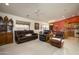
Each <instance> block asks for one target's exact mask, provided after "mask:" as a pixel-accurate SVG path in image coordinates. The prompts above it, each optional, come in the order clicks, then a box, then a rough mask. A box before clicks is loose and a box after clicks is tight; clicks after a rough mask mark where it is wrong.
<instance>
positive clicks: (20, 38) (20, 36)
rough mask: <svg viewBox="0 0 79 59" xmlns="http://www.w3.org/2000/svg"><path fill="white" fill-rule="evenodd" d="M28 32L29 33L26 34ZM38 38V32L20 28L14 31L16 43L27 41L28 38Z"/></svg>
mask: <svg viewBox="0 0 79 59" xmlns="http://www.w3.org/2000/svg"><path fill="white" fill-rule="evenodd" d="M28 34H30V35H29V36H28ZM37 38H38V34H37V33H34V31H33V30H20V31H15V41H16V43H17V44H19V43H23V42H27V41H30V40H35V39H37Z"/></svg>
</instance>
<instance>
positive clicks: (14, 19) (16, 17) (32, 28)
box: [0, 12, 48, 42]
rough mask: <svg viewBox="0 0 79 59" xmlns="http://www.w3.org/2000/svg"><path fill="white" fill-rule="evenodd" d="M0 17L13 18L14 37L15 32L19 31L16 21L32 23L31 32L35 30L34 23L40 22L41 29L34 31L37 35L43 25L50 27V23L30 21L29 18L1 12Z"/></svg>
mask: <svg viewBox="0 0 79 59" xmlns="http://www.w3.org/2000/svg"><path fill="white" fill-rule="evenodd" d="M0 16H2V17H5V16H8V18H9V19H10V18H12V20H13V21H14V27H13V36H14V31H15V30H16V29H17V28H16V26H15V25H16V20H19V21H26V22H30V29H31V30H34V23H35V22H38V23H39V24H40V28H39V30H34V32H35V33H39V31H40V30H42V29H41V25H48V23H45V22H40V21H35V20H30V19H27V18H23V17H19V16H15V15H11V14H8V13H4V12H0ZM13 39H14V38H13ZM14 42H15V41H14Z"/></svg>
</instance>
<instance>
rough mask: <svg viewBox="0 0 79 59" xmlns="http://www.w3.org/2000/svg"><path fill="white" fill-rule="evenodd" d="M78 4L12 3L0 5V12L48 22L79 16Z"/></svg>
mask: <svg viewBox="0 0 79 59" xmlns="http://www.w3.org/2000/svg"><path fill="white" fill-rule="evenodd" d="M78 10H79V4H78V3H10V4H9V5H8V6H6V5H5V4H2V3H1V4H0V11H2V12H6V13H10V14H13V15H17V16H20V17H24V18H29V19H33V20H39V21H44V22H48V21H50V20H57V19H60V18H66V17H71V16H73V15H77V14H78V12H79V11H78Z"/></svg>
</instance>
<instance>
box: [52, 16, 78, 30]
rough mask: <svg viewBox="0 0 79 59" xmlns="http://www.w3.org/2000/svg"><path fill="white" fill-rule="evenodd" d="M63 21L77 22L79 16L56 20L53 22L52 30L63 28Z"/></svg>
mask: <svg viewBox="0 0 79 59" xmlns="http://www.w3.org/2000/svg"><path fill="white" fill-rule="evenodd" d="M65 23H79V16H74V17H70V18H67V19H64V20H61V21H58V22H54V23H53V30H54V31H61V30H64V28H65V27H64V25H65Z"/></svg>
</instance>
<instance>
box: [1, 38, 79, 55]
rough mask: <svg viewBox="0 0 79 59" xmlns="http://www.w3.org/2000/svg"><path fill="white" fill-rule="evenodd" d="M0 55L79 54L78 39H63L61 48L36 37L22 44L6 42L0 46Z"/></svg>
mask: <svg viewBox="0 0 79 59" xmlns="http://www.w3.org/2000/svg"><path fill="white" fill-rule="evenodd" d="M0 55H79V39H78V38H72V37H71V38H68V39H65V41H64V46H63V48H57V47H54V46H51V45H50V44H48V43H45V42H42V41H40V40H38V39H37V40H32V41H29V42H25V43H22V44H15V43H13V44H7V45H3V46H0Z"/></svg>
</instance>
